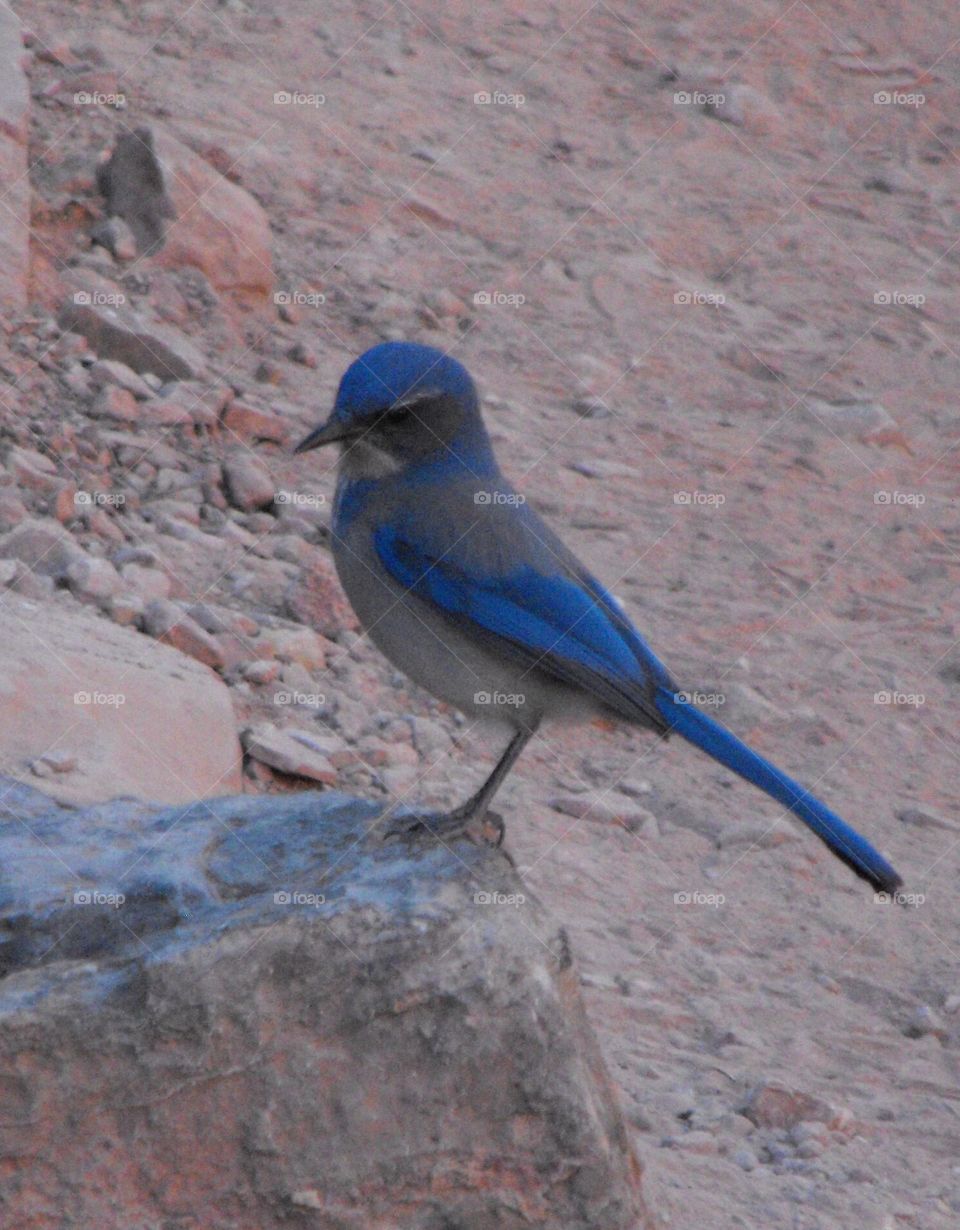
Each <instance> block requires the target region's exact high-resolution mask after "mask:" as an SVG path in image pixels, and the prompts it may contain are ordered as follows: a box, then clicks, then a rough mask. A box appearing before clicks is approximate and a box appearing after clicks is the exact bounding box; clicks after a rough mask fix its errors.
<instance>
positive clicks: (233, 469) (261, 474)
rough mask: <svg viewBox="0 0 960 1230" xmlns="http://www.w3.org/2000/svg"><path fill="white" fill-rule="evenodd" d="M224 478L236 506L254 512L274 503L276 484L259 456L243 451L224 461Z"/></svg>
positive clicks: (244, 510)
mask: <svg viewBox="0 0 960 1230" xmlns="http://www.w3.org/2000/svg"><path fill="white" fill-rule="evenodd" d="M223 478H224V483H225V485H226V489H227V493H228V495H229V497H230V500H231V502H232V503H233V505H234V507H235V508H239V509H241V511H243V512H253V511H254V510H255V509H258V508H268V507H269V506H270V505H271V504H272V503H273V497H274V494H275V493H276V489H277V488H276V484H275V483H274V481H273V479H272V478H271V477H270V472H269V470H268V469H267V467H266V466H265V465H264V464H263V462H262V461H260V460H259V459H258V458H256V457H253V456H251V455H249V454H245V453H241V454H239V455H238V456H236V457H232V458H231V459H230V460H229V461H227V462H225V463H224V467H223Z"/></svg>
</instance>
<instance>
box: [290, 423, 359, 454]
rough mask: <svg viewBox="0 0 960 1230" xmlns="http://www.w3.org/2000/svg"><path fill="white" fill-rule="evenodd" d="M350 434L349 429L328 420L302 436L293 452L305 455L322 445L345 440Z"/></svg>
mask: <svg viewBox="0 0 960 1230" xmlns="http://www.w3.org/2000/svg"><path fill="white" fill-rule="evenodd" d="M352 434H353V433H352V432H351V430H350V428H349V427H346V426H344V424H343V423H338V422H336V421H335V420H334V419H332V418H330V419H327V421H326V422H325V423H321V424H320V426H319V427H315V428H314V429H313V431H311V432H310V434H309V435H307V436H304V437H303V439H302V440H301V441H300V443H299V444H298V445H297V447H296V448H295V449H294V450H293V451H294V452H295V453H306V452H308V451H309V450H310V449H312V448H322V447H323V445H324V444H334V443H336V441H337V440H346V439H348V438H349V437H350V436H351V435H352Z"/></svg>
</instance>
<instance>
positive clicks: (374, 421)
mask: <svg viewBox="0 0 960 1230" xmlns="http://www.w3.org/2000/svg"><path fill="white" fill-rule="evenodd" d="M335 442H336V443H339V444H341V445H342V446H343V451H342V454H341V464H342V466H343V467H344V468H345V469H346V470H347V471H348V472H349V473H350V474H351V475H352V476H356V477H370V478H375V477H382V476H384V475H386V474H390V473H397V472H399V471H400V470H403V469H405V468H406V467H407V466H410V465H416V464H418V463H421V462H425V461H432V460H434V459H436V460H438V461H440V462H443V461H450V462H454V463H455V462H457V461H460V462H462V463H463V464H464V465H466V466H467V467H468V468H470V469H474V470H476V468H477V467H478V466H480V465H485V464H486V463H487V462H488V461H489V462H491V463H492V453H491V451H490V442H489V440H488V438H487V433H486V431H485V429H484V426H483V420H482V419H481V417H480V410H479V407H478V404H477V390H476V388H475V387H474V383H473V380H472V379H471V377H470V373H469V372H468V371H467V369H466V368H465V367H464V366H463V364H462V363H458V362H457V360H456V359H453V358H451V357H450V356H449V355H447V354H444V353H443V351H442V350H436V349H434V347H432V346H421V345H418V344H417V343H415V342H383V343H381V344H380V345H379V346H374V347H372V349H370V350H367V351H366V352H365V353H364V354H362V355H361V356H360V358H359V359H355V360H354V362H353V363H351V364H350V366H349V367H348V368H347V370H346V371H345V372H344V374H343V377H342V379H341V381H340V387H339V389H338V390H337V399H336V401H335V403H334V406H333V412H332V413H331V415H330V417H329V418H328V419H327V421H326V422H325V423H321V424H320V426H319V427H317V428H315V429H314V430H313V431H311V432H310V434H309V435H308V436H306V437H305V438H304V439H303V440H301V441H300V443H299V444H298V445H297V447H296V450H295V451H296V452H298V453H304V452H306V451H307V450H308V449H312V448H319V447H321V446H322V445H324V444H333V443H335Z"/></svg>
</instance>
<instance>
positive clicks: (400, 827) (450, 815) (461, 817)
mask: <svg viewBox="0 0 960 1230" xmlns="http://www.w3.org/2000/svg"><path fill="white" fill-rule="evenodd" d="M536 729H537V723H536V722H535V723H533V724H532V725H530V726H524V727H521V728H520V729H519V730H518V731H517V733H516V734H515V735H514V736H513V738H512V739H511V740H510V742H509V743H508V744H507V748H506V751H505V752H504V753H503V755H502V756H501V757H500V759H499V760H498V761H497V764H496V767H495V768H494V770H493V772H492V773H491V774H490V776H489V777H488V778H487V780H486V781H485V782H484V783H483V785H482V786H481V787H480V789H479V790H478V791H477V792H476V794H474V795H473V796H472V797H471V798H469V799H467V801H466V803H462V804H461V805H460V806H459V807H455V808H454V809H453V811H448V812H404V813H401V814H400V815H393V816H392V817H391V820H390V824H389V826H388V827H387V831H386V832H385V833H384V840H386V839H387V838H388V837H414V836H417V837H418V836H420V835H421V834H429V835H431V836H433V837H435V838H437V839H438V840H444V839H449V838H453V837H459V836H460V835H461V834H462V833H463V832H464V831H465V830H466V829H467V828H468V827H470V826H471V825H475V824H477V823H479V822H480V821H481V820H483V819H484V817H487V818H488V819H490V820H491V821H493V823H494V824H495V825H496V827H497V828H498V830H499V833H498V836H497V839H496V841H495V843H494V844H495V845H498V846H499V845H500V843H501V842H502V841H503V835H504V832H505V826H504V823H503V818H502V817H501V816H499V815H497V814H496V813H490V814H489V815H488V811H487V809H488V808H489V806H490V801H491V799H492V798H493V796H494V795H495V794H496V792H497V790H498V789H499V787H500V785H501V783H502V782H503V779H504V778H505V777H506V776H507V774H508V773H509V772H510V770H511V769H512V768H513V766H514V763H515V762H516V759H517V757H518V756H519V755H520V753H521V752H522V751H523V749H524V748H525V747H526V745H527V743H529V741H530V739H531V738H532V737H533V735H534V732H535V731H536Z"/></svg>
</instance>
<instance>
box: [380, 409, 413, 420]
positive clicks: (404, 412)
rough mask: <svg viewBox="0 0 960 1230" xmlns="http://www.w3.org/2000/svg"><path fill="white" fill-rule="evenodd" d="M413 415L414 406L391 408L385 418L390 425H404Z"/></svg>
mask: <svg viewBox="0 0 960 1230" xmlns="http://www.w3.org/2000/svg"><path fill="white" fill-rule="evenodd" d="M412 413H413V407H412V406H391V407H390V409H389V410H388V411H387V412H386V414H384V416H383V417H384V418H385V419H386V420H387V422H388V423H402V422H403V421H404V419H408V418H409V417H410V415H411V414H412Z"/></svg>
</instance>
